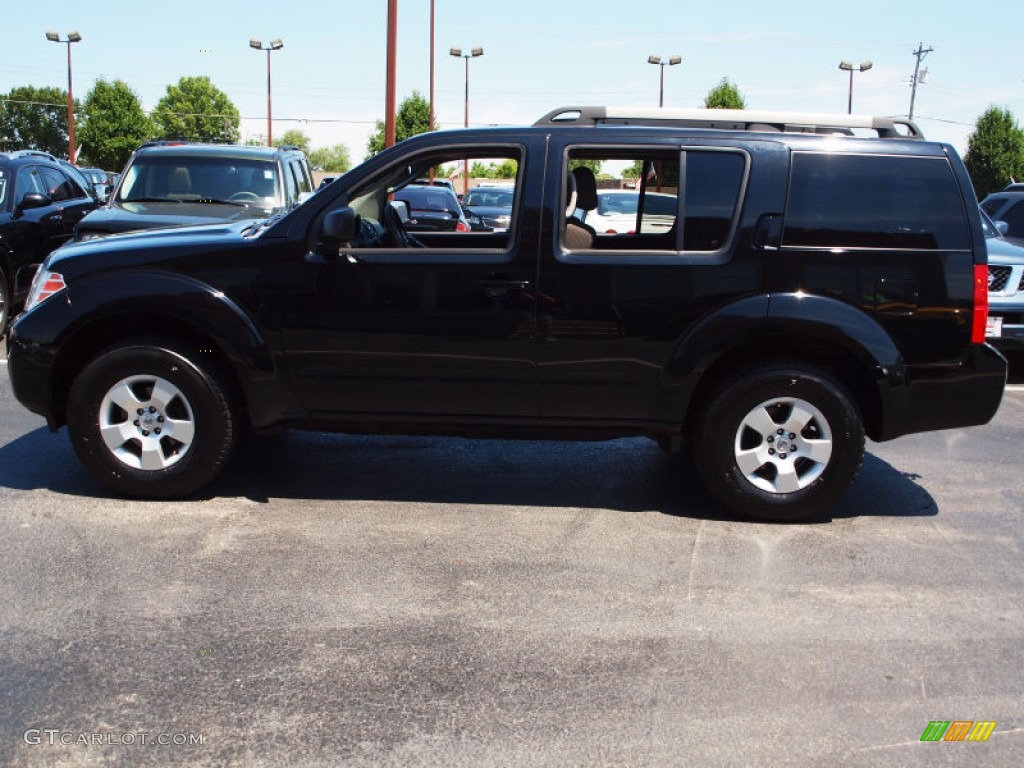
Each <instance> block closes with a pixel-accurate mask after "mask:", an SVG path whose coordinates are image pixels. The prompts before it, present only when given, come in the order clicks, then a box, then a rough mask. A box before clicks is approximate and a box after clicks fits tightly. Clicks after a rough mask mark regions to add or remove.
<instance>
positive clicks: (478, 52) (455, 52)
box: [448, 45, 484, 194]
mask: <svg viewBox="0 0 1024 768" xmlns="http://www.w3.org/2000/svg"><path fill="white" fill-rule="evenodd" d="M448 53H450V54H451V55H452V56H455V57H460V58H463V59H465V60H466V117H465V121H464V124H465V127H466V128H469V60H470V59H475V58H476V57H477V56H483V55H484V49H483V48H481V47H480V46H479V45H477V46H474V47H473V48H470V49H469V53H463V52H462V49H461V48H449V49H448ZM467 192H469V158H468V157H467V158H466V163H465V165H464V166H463V169H462V194H466V193H467Z"/></svg>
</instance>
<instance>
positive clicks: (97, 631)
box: [0, 363, 1024, 768]
mask: <svg viewBox="0 0 1024 768" xmlns="http://www.w3.org/2000/svg"><path fill="white" fill-rule="evenodd" d="M5 365H6V363H0V531H2V534H3V538H4V541H5V544H6V546H5V553H4V557H3V558H0V582H2V594H3V600H2V601H0V633H2V637H3V642H2V644H0V702H3V704H2V705H0V764H3V765H10V766H53V765H60V766H94V765H126V766H128V765H130V766H206V765H209V766H267V767H268V768H269V767H270V766H275V767H276V766H320V765H332V766H333V765H352V766H418V765H423V766H562V765H566V766H668V765H700V766H719V765H721V766H732V765H765V766H771V765H780V766H782V765H785V766H803V765H822V766H824V765H828V766H832V765H844V766H877V765H901V766H936V765H939V766H942V765H971V766H1000V767H1002V766H1008V765H1020V764H1022V763H1024V705H1022V694H1024V599H1022V598H1024V575H1022V569H1021V547H1022V539H1024V523H1022V516H1021V512H1022V501H1021V496H1022V494H1021V490H1022V487H1024V481H1022V480H1021V479H1020V478H1021V475H1020V468H1021V456H1020V452H1021V447H1022V445H1024V387H1020V386H1015V387H1013V388H1011V390H1009V391H1008V392H1007V395H1006V397H1005V398H1004V402H1003V405H1002V408H1001V410H1000V411H999V414H998V415H997V417H996V419H995V420H994V421H993V423H992V424H990V425H988V426H985V427H976V428H972V429H966V430H957V431H949V432H943V433H934V434H928V435H917V436H912V437H907V438H902V439H900V440H897V441H894V442H891V443H886V444H881V445H878V444H872V445H869V451H870V453H869V455H868V457H867V459H866V462H865V465H864V468H863V470H862V472H861V475H860V477H859V478H858V480H857V482H856V483H855V485H854V487H853V488H852V490H851V492H850V493H849V494H848V495H847V497H846V498H845V499H844V501H843V503H842V504H841V505H840V506H839V507H838V508H837V509H836V510H835V514H834V516H833V517H832V518H831V519H829V520H826V521H823V522H819V523H814V524H801V525H763V524H756V523H747V522H742V521H738V520H734V519H730V518H728V517H725V516H723V515H721V514H719V513H718V512H717V511H716V510H715V508H714V507H713V506H712V504H711V503H710V502H709V500H708V499H707V498H706V497H705V496H704V494H703V492H702V491H701V490H700V489H699V487H698V484H697V481H696V478H695V477H694V476H693V474H692V473H691V472H690V471H689V470H687V469H686V468H685V467H683V468H681V467H679V465H678V464H677V463H676V462H674V461H673V460H672V459H670V458H668V457H666V456H664V455H663V454H662V453H661V452H660V451H659V450H658V448H657V447H655V446H654V445H653V444H652V443H649V442H647V441H643V440H619V441H613V442H608V443H594V444H571V443H536V442H529V443H526V442H523V443H516V442H504V441H486V442H477V443H473V442H468V441H463V440H451V439H427V438H423V439H420V438H393V437H373V438H366V437H350V436H343V435H327V434H320V433H302V434H299V433H296V434H291V435H288V436H283V437H280V438H274V439H270V440H265V441H259V442H258V443H257V444H254V445H250V446H247V448H246V450H245V451H243V453H242V454H241V455H240V456H238V457H236V460H235V461H234V462H233V464H232V465H231V467H229V469H228V471H227V472H226V474H225V475H224V476H223V478H222V479H220V480H219V481H217V483H216V484H215V485H214V486H213V487H212V489H211V490H210V493H209V494H208V495H206V496H204V497H202V498H199V499H196V500H191V501H185V502H176V503H156V502H135V501H124V500H120V499H116V498H110V497H108V496H107V495H105V493H104V491H103V490H102V489H101V488H99V487H98V486H97V485H95V483H94V482H93V481H92V480H91V479H90V478H89V477H88V476H87V475H86V473H85V471H84V470H83V469H82V468H81V467H80V466H79V465H78V463H77V461H76V459H75V457H74V455H73V452H72V450H71V448H70V446H69V444H68V441H67V435H66V434H65V433H63V432H61V433H59V434H56V435H51V434H50V433H49V432H47V431H46V430H45V428H44V427H43V425H42V421H41V419H39V418H38V417H34V416H31V415H30V414H28V413H26V412H24V411H23V410H22V409H21V408H20V406H19V405H18V404H17V403H16V402H15V401H14V400H13V398H12V396H11V392H10V386H9V383H8V380H7V375H6V370H5ZM932 721H995V722H996V726H995V728H994V730H993V731H992V734H991V736H990V737H989V738H988V740H987V741H984V742H967V741H964V742H952V741H950V742H946V741H940V742H923V741H921V737H922V734H923V733H924V731H925V730H926V728H928V726H929V723H931V722H932Z"/></svg>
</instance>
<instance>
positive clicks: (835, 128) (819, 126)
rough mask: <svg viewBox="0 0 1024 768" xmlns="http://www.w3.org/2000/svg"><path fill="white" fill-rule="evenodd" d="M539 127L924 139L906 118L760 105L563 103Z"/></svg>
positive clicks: (544, 117) (915, 126) (537, 124)
mask: <svg viewBox="0 0 1024 768" xmlns="http://www.w3.org/2000/svg"><path fill="white" fill-rule="evenodd" d="M534 125H536V126H541V125H650V126H665V127H670V126H684V127H687V128H711V129H715V130H720V131H723V130H724V131H761V132H767V133H815V134H823V135H831V136H834V135H840V136H854V135H856V134H854V129H862V130H870V131H874V133H875V136H877V137H878V138H880V139H923V138H924V134H923V133H921V129H920V128H918V127H917V125H916V124H915V123H913V122H911V121H910V120H904V119H902V118H895V117H872V116H870V115H845V114H831V113H827V112H773V111H765V110H754V109H662V108H654V109H652V108H648V107H559V108H558V109H555V110H552V111H551V112H548V113H547V114H546V115H544V116H543V117H542V118H541V119H540V120H538V121H537V122H536V123H534Z"/></svg>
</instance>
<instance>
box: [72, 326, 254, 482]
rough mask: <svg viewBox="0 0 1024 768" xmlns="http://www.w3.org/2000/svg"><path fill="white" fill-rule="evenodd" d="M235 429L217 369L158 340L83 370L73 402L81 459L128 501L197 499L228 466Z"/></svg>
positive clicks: (130, 346)
mask: <svg viewBox="0 0 1024 768" xmlns="http://www.w3.org/2000/svg"><path fill="white" fill-rule="evenodd" d="M236 428H237V425H236V423H235V417H234V411H233V408H232V406H231V402H230V400H229V398H228V396H227V389H226V387H225V386H224V384H223V378H222V377H221V375H220V374H219V372H218V370H217V368H216V366H214V365H210V364H207V363H205V362H204V364H203V365H200V364H197V363H196V362H194V361H193V360H191V359H190V358H189V356H188V353H187V352H186V351H184V350H183V349H180V348H178V347H177V346H176V345H174V344H166V343H162V342H160V341H155V340H139V341H132V342H126V343H124V344H121V345H119V346H116V347H113V348H111V349H109V350H107V351H106V352H104V353H103V354H102V355H100V356H99V357H98V358H96V359H95V360H94V361H92V362H91V363H89V365H87V366H86V367H85V368H84V369H83V370H82V372H81V373H80V374H79V375H78V377H77V378H76V379H75V381H74V383H73V384H72V386H71V392H70V395H69V398H68V432H69V434H70V436H71V442H72V444H73V445H74V447H75V451H76V452H77V453H78V456H79V458H80V459H81V460H82V462H83V463H84V464H85V466H86V467H87V468H88V469H89V471H90V472H91V473H92V474H93V475H94V476H95V477H97V478H98V479H99V480H100V481H101V482H103V483H105V484H106V485H108V486H109V487H111V488H113V489H114V490H116V491H118V492H120V493H123V494H126V495H128V496H137V497H144V498H158V499H159V498H176V497H182V496H187V495H189V494H191V493H193V492H194V491H196V490H197V489H198V488H200V487H202V486H203V485H205V484H206V483H208V482H209V481H210V480H212V479H213V477H214V476H215V475H217V474H218V473H219V472H220V470H221V469H222V468H223V466H224V464H225V463H226V462H227V460H228V457H229V456H230V454H231V450H232V448H233V447H234V442H235V433H236Z"/></svg>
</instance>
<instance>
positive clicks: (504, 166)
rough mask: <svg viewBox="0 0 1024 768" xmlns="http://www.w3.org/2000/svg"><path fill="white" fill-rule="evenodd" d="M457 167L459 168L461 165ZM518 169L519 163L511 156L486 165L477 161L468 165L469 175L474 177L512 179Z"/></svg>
mask: <svg viewBox="0 0 1024 768" xmlns="http://www.w3.org/2000/svg"><path fill="white" fill-rule="evenodd" d="M459 167H460V169H461V166H459ZM518 170H519V164H518V163H516V161H515V160H512V159H511V158H510V159H508V160H504V161H502V162H500V163H489V164H488V165H484V164H483V163H481V162H479V161H478V162H475V163H473V165H471V166H470V168H469V175H470V176H471V177H472V178H474V179H514V178H515V177H516V173H517V172H518Z"/></svg>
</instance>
